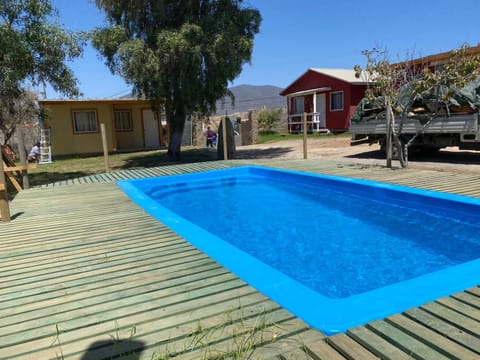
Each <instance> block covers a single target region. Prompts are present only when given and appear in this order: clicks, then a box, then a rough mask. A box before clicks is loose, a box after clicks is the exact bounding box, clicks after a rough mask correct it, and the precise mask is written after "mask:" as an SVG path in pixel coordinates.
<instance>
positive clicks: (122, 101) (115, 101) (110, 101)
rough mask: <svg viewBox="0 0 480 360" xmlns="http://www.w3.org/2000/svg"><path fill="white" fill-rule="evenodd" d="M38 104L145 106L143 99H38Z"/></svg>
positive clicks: (145, 101)
mask: <svg viewBox="0 0 480 360" xmlns="http://www.w3.org/2000/svg"><path fill="white" fill-rule="evenodd" d="M38 103H39V104H41V105H53V104H78V103H93V104H98V103H103V104H132V103H134V104H135V103H136V104H144V103H145V104H147V103H148V101H147V100H145V99H137V98H120V99H110V98H108V99H39V100H38Z"/></svg>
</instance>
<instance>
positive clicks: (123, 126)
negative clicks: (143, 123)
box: [115, 110, 133, 131]
mask: <svg viewBox="0 0 480 360" xmlns="http://www.w3.org/2000/svg"><path fill="white" fill-rule="evenodd" d="M115 130H116V131H132V130H133V126H132V113H131V111H129V110H116V111H115Z"/></svg>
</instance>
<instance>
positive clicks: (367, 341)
mask: <svg viewBox="0 0 480 360" xmlns="http://www.w3.org/2000/svg"><path fill="white" fill-rule="evenodd" d="M347 335H348V336H350V337H351V338H352V339H354V340H355V341H356V342H358V343H359V344H361V345H362V346H363V347H365V348H366V349H368V350H369V351H371V352H372V353H373V354H375V355H376V356H378V357H379V358H381V359H385V360H387V359H391V360H403V359H404V360H407V359H413V357H411V356H410V355H408V354H406V353H405V352H404V351H402V350H401V349H399V348H397V347H395V346H394V345H393V344H392V343H390V342H388V341H387V340H385V339H384V338H382V337H381V336H378V335H377V334H376V333H374V332H373V331H370V330H369V329H367V328H366V327H364V326H359V327H356V328H353V329H349V330H348V331H347Z"/></svg>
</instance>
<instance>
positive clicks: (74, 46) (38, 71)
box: [0, 0, 85, 136]
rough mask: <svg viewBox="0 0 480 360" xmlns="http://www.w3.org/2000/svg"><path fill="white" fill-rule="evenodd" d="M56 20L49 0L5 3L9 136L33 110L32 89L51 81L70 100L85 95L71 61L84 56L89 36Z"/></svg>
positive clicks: (0, 20) (2, 103)
mask: <svg viewBox="0 0 480 360" xmlns="http://www.w3.org/2000/svg"><path fill="white" fill-rule="evenodd" d="M56 19H57V13H56V11H55V9H54V8H53V7H52V5H51V3H50V1H49V0H0V107H1V109H0V128H2V129H4V130H5V131H6V132H8V131H10V132H11V131H14V129H15V127H16V125H17V123H18V122H19V121H20V119H22V118H24V117H25V113H26V112H25V105H26V104H27V103H28V104H29V111H30V110H31V109H32V106H31V105H32V103H31V94H28V93H27V91H26V90H25V89H26V88H27V87H29V86H37V85H42V86H43V85H44V84H45V83H49V84H50V85H51V86H52V87H53V88H54V89H55V90H56V91H59V92H62V93H64V94H65V95H67V96H77V95H78V94H79V90H78V87H77V81H76V79H75V77H74V75H73V72H72V70H71V69H70V68H69V67H68V66H67V64H66V62H67V61H69V60H73V59H75V58H76V57H78V56H80V55H81V53H82V46H83V39H84V37H85V36H84V35H82V34H77V33H73V32H68V31H66V30H64V29H63V28H62V27H61V26H60V24H59V23H58V21H57V20H56ZM22 104H23V105H22ZM18 111H19V112H18ZM17 112H18V113H17ZM7 136H8V134H7ZM10 136H11V134H10Z"/></svg>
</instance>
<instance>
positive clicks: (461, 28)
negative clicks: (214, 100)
mask: <svg viewBox="0 0 480 360" xmlns="http://www.w3.org/2000/svg"><path fill="white" fill-rule="evenodd" d="M52 3H53V5H54V6H55V7H56V8H57V9H58V11H59V15H60V22H61V23H62V24H63V25H64V27H66V28H67V29H69V30H89V29H91V28H93V27H95V26H100V25H102V22H103V15H102V14H100V13H99V11H98V9H97V8H96V6H95V4H94V3H93V1H92V0H75V1H72V0H52ZM244 3H245V4H247V5H249V6H252V7H255V8H257V9H258V10H260V13H261V14H262V17H263V21H262V25H261V28H260V33H259V34H258V35H257V36H256V38H255V46H254V51H253V56H252V62H251V64H247V65H245V66H244V68H243V71H242V73H241V74H240V75H239V76H238V78H237V79H235V81H234V82H233V84H232V85H233V86H235V85H241V84H249V85H275V86H279V87H282V88H283V87H286V86H288V85H289V84H290V83H292V82H293V81H294V80H295V79H296V78H298V77H299V76H300V75H301V74H303V73H304V72H305V71H306V70H307V69H308V68H311V67H315V68H345V69H351V68H353V66H354V65H355V64H360V65H364V64H365V58H364V56H362V54H361V52H362V50H367V49H372V48H374V47H377V48H378V47H380V48H384V49H387V50H388V52H389V54H390V56H391V58H392V61H396V60H404V59H406V58H407V57H408V55H409V54H414V55H415V57H419V56H426V55H430V54H435V53H439V52H444V51H449V50H451V49H455V48H458V47H460V46H461V45H462V44H463V43H465V42H467V43H469V44H470V45H472V46H474V45H477V44H478V43H479V42H480V26H479V25H478V14H479V13H480V1H478V0H441V1H440V0H397V1H391V0H363V1H357V0H336V1H332V0H328V1H327V0H294V1H291V0H288V1H287V0H245V2H244ZM70 66H71V68H72V69H73V71H74V72H75V75H76V77H77V78H78V79H79V86H80V90H81V91H82V93H83V94H84V98H105V97H118V96H122V95H125V94H128V93H129V87H128V85H127V84H126V83H125V82H124V81H123V79H121V78H119V77H116V76H112V75H111V74H110V71H109V70H108V68H107V67H106V66H105V65H104V63H103V60H102V59H99V57H98V55H97V53H96V51H95V50H94V49H93V48H91V47H90V46H89V47H87V48H86V49H85V53H84V55H83V57H82V58H80V59H77V60H76V61H75V62H73V63H71V64H70ZM59 96H60V95H58V94H56V93H55V92H53V90H51V89H49V88H47V97H49V98H56V97H59Z"/></svg>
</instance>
